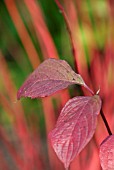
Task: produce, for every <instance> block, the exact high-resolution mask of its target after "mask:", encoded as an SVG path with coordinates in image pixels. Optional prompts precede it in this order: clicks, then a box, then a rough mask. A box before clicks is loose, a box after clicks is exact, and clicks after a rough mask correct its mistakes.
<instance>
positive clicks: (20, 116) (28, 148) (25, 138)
mask: <svg viewBox="0 0 114 170" xmlns="http://www.w3.org/2000/svg"><path fill="white" fill-rule="evenodd" d="M0 73H1V75H2V80H3V84H4V86H5V89H6V92H7V94H8V96H9V100H10V103H12V105H10V104H9V105H8V102H7V101H6V100H5V98H3V101H4V102H3V101H2V102H3V105H5V107H6V108H8V107H9V108H8V110H10V111H11V113H13V114H14V115H13V116H14V122H15V123H14V129H15V131H16V132H17V136H18V137H19V139H20V141H21V145H22V147H23V152H24V154H25V158H26V160H24V161H25V165H26V166H27V168H28V169H31V167H32V166H33V165H34V155H35V156H37V157H36V159H37V163H38V165H37V166H38V167H39V166H41V165H40V164H39V163H40V161H39V162H38V160H40V158H39V156H38V153H36V149H35V148H34V147H33V144H32V142H31V139H30V134H29V131H28V128H27V124H26V120H25V117H24V112H23V108H22V106H21V103H20V102H17V103H15V104H13V102H14V101H15V97H16V88H15V85H14V84H13V81H12V80H11V77H10V74H9V70H8V68H7V64H6V62H5V59H4V58H3V56H2V54H0ZM14 95H15V97H14ZM17 111H18V112H17ZM39 142H40V141H39ZM29 159H30V160H31V161H33V163H32V164H31V162H30V161H29V162H28V160H29Z"/></svg>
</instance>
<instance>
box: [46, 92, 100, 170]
mask: <svg viewBox="0 0 114 170" xmlns="http://www.w3.org/2000/svg"><path fill="white" fill-rule="evenodd" d="M100 109H101V99H100V97H99V96H98V95H95V96H92V97H84V96H82V97H75V98H73V99H70V100H69V101H68V102H67V103H66V105H65V107H64V108H63V109H62V111H61V113H60V116H59V118H58V120H57V124H56V127H55V129H54V130H52V131H51V132H50V134H49V138H50V140H51V144H52V146H53V148H54V150H55V152H56V154H57V156H58V157H59V159H60V160H61V161H62V162H63V163H64V166H65V168H66V169H68V167H69V165H70V162H71V161H72V160H73V159H74V157H75V156H77V155H78V154H79V153H80V152H81V150H82V149H83V148H84V147H85V146H86V145H87V143H88V142H89V141H90V139H91V138H92V136H93V134H94V132H95V128H96V121H97V115H98V113H99V112H100Z"/></svg>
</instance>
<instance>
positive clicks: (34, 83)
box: [17, 58, 85, 99]
mask: <svg viewBox="0 0 114 170" xmlns="http://www.w3.org/2000/svg"><path fill="white" fill-rule="evenodd" d="M72 84H80V85H85V83H84V81H83V79H82V77H81V76H80V75H79V74H76V73H75V72H74V71H73V70H72V68H71V67H70V66H69V64H68V63H67V62H66V61H64V60H57V59H52V58H51V59H47V60H45V61H44V62H43V63H42V64H40V65H39V67H38V68H37V69H36V70H35V71H34V72H33V73H32V74H31V75H30V76H29V77H28V79H27V80H26V81H25V82H24V84H23V85H22V86H21V88H20V89H19V90H18V93H17V99H20V98H21V97H31V98H37V97H46V96H49V95H51V94H52V93H54V92H56V91H58V90H62V89H64V88H67V87H68V86H69V85H72Z"/></svg>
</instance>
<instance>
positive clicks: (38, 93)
mask: <svg viewBox="0 0 114 170" xmlns="http://www.w3.org/2000/svg"><path fill="white" fill-rule="evenodd" d="M72 84H79V85H82V86H84V87H85V88H87V89H88V88H89V87H88V86H87V85H86V84H85V82H84V80H83V79H82V77H81V76H80V75H79V74H76V73H75V72H74V71H73V70H72V68H71V67H70V66H69V64H68V63H67V62H66V61H64V60H56V59H47V60H45V61H44V62H43V63H42V64H40V66H39V67H38V68H37V69H36V70H35V71H34V72H33V73H32V74H31V75H30V76H29V77H28V78H27V80H26V81H25V82H24V84H23V85H22V86H21V88H20V89H19V90H18V93H17V99H20V98H21V97H31V98H38V97H46V96H49V95H51V94H53V93H54V92H56V91H58V90H62V89H64V88H67V87H68V86H69V85H72ZM100 109H101V99H100V97H99V96H98V95H94V96H91V97H88V96H87V97H85V96H81V97H80V96H79V97H74V98H73V99H70V100H69V101H68V102H67V103H66V105H65V106H64V108H63V109H62V111H61V113H60V115H59V118H58V120H57V123H56V126H55V128H54V129H53V130H52V131H51V132H50V134H49V138H50V140H51V144H52V147H53V148H54V150H55V152H56V154H57V156H58V157H59V159H60V160H61V161H62V162H63V163H64V166H65V169H68V167H69V165H70V163H71V161H72V160H73V159H74V158H75V157H76V156H77V155H78V154H79V153H80V152H81V151H82V149H83V148H84V147H85V146H86V145H87V143H88V142H89V141H90V140H91V138H92V137H93V134H94V132H95V129H96V122H97V115H98V114H99V112H100ZM112 142H113V143H114V136H113V135H112V136H111V137H108V138H107V139H105V141H104V142H102V144H101V147H100V160H101V166H102V168H103V170H112V169H114V159H113V157H114V144H112ZM104 155H105V156H104Z"/></svg>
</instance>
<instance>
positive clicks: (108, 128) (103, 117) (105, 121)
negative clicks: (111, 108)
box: [100, 107, 112, 135]
mask: <svg viewBox="0 0 114 170" xmlns="http://www.w3.org/2000/svg"><path fill="white" fill-rule="evenodd" d="M100 114H101V117H102V119H103V122H104V124H105V126H106V129H107V131H108V134H109V135H112V132H111V129H110V127H109V124H108V122H107V120H106V117H105V115H104V113H103V110H102V107H101V111H100Z"/></svg>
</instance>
